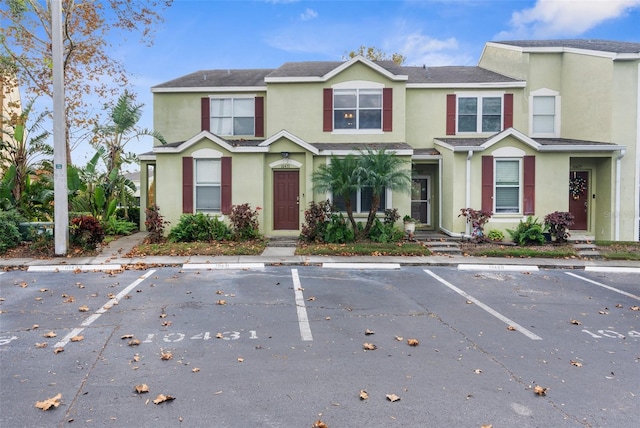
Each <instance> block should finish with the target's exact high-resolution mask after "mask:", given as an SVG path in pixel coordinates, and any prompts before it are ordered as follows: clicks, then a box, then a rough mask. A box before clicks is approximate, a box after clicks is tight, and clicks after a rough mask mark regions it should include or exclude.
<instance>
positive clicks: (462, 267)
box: [458, 264, 539, 272]
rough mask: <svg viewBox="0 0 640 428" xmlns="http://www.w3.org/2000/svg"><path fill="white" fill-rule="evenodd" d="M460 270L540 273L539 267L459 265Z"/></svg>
mask: <svg viewBox="0 0 640 428" xmlns="http://www.w3.org/2000/svg"><path fill="white" fill-rule="evenodd" d="M458 270H490V271H494V270H499V271H504V272H538V270H539V269H538V266H531V265H476V264H459V265H458Z"/></svg>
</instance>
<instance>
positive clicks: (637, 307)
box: [629, 305, 640, 311]
mask: <svg viewBox="0 0 640 428" xmlns="http://www.w3.org/2000/svg"><path fill="white" fill-rule="evenodd" d="M629 309H631V310H632V311H640V306H635V305H634V306H631V307H630V308H629Z"/></svg>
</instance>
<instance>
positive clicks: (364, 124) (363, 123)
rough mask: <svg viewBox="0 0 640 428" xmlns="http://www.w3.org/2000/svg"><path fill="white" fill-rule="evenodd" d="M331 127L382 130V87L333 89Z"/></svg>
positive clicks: (337, 128)
mask: <svg viewBox="0 0 640 428" xmlns="http://www.w3.org/2000/svg"><path fill="white" fill-rule="evenodd" d="M333 129H336V130H340V129H354V130H356V129H367V130H370V129H373V130H382V89H378V88H354V89H334V91H333Z"/></svg>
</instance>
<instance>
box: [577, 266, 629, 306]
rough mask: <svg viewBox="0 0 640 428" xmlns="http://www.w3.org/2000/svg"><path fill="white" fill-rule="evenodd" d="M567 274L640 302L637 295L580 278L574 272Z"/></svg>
mask: <svg viewBox="0 0 640 428" xmlns="http://www.w3.org/2000/svg"><path fill="white" fill-rule="evenodd" d="M565 273H566V274H567V275H569V276H572V277H574V278H578V279H581V280H583V281H586V282H588V283H591V284H593V285H597V286H598V287H602V288H606V289H607V290H611V291H614V292H616V293H619V294H622V295H623V296H627V297H631V298H632V299H636V300H640V296H636V295H635V294H631V293H627V292H626V291H623V290H618V289H617V288H614V287H611V286H609V285H606V284H603V283H601V282H598V281H594V280H592V279H589V278H585V277H583V276H580V275H576V274H575V273H573V272H565Z"/></svg>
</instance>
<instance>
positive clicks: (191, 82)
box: [154, 68, 273, 88]
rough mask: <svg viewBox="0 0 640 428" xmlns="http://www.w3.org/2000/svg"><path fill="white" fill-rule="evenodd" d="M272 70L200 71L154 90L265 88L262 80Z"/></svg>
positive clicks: (160, 85)
mask: <svg viewBox="0 0 640 428" xmlns="http://www.w3.org/2000/svg"><path fill="white" fill-rule="evenodd" d="M272 71H273V69H264V68H259V69H244V70H232V69H229V70H200V71H196V72H195V73H191V74H187V75H185V76H182V77H178V78H177V79H173V80H169V81H168V82H164V83H161V84H159V85H156V86H154V88H200V87H202V88H205V87H225V86H265V83H264V78H265V76H267V75H268V74H269V73H271V72H272Z"/></svg>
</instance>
